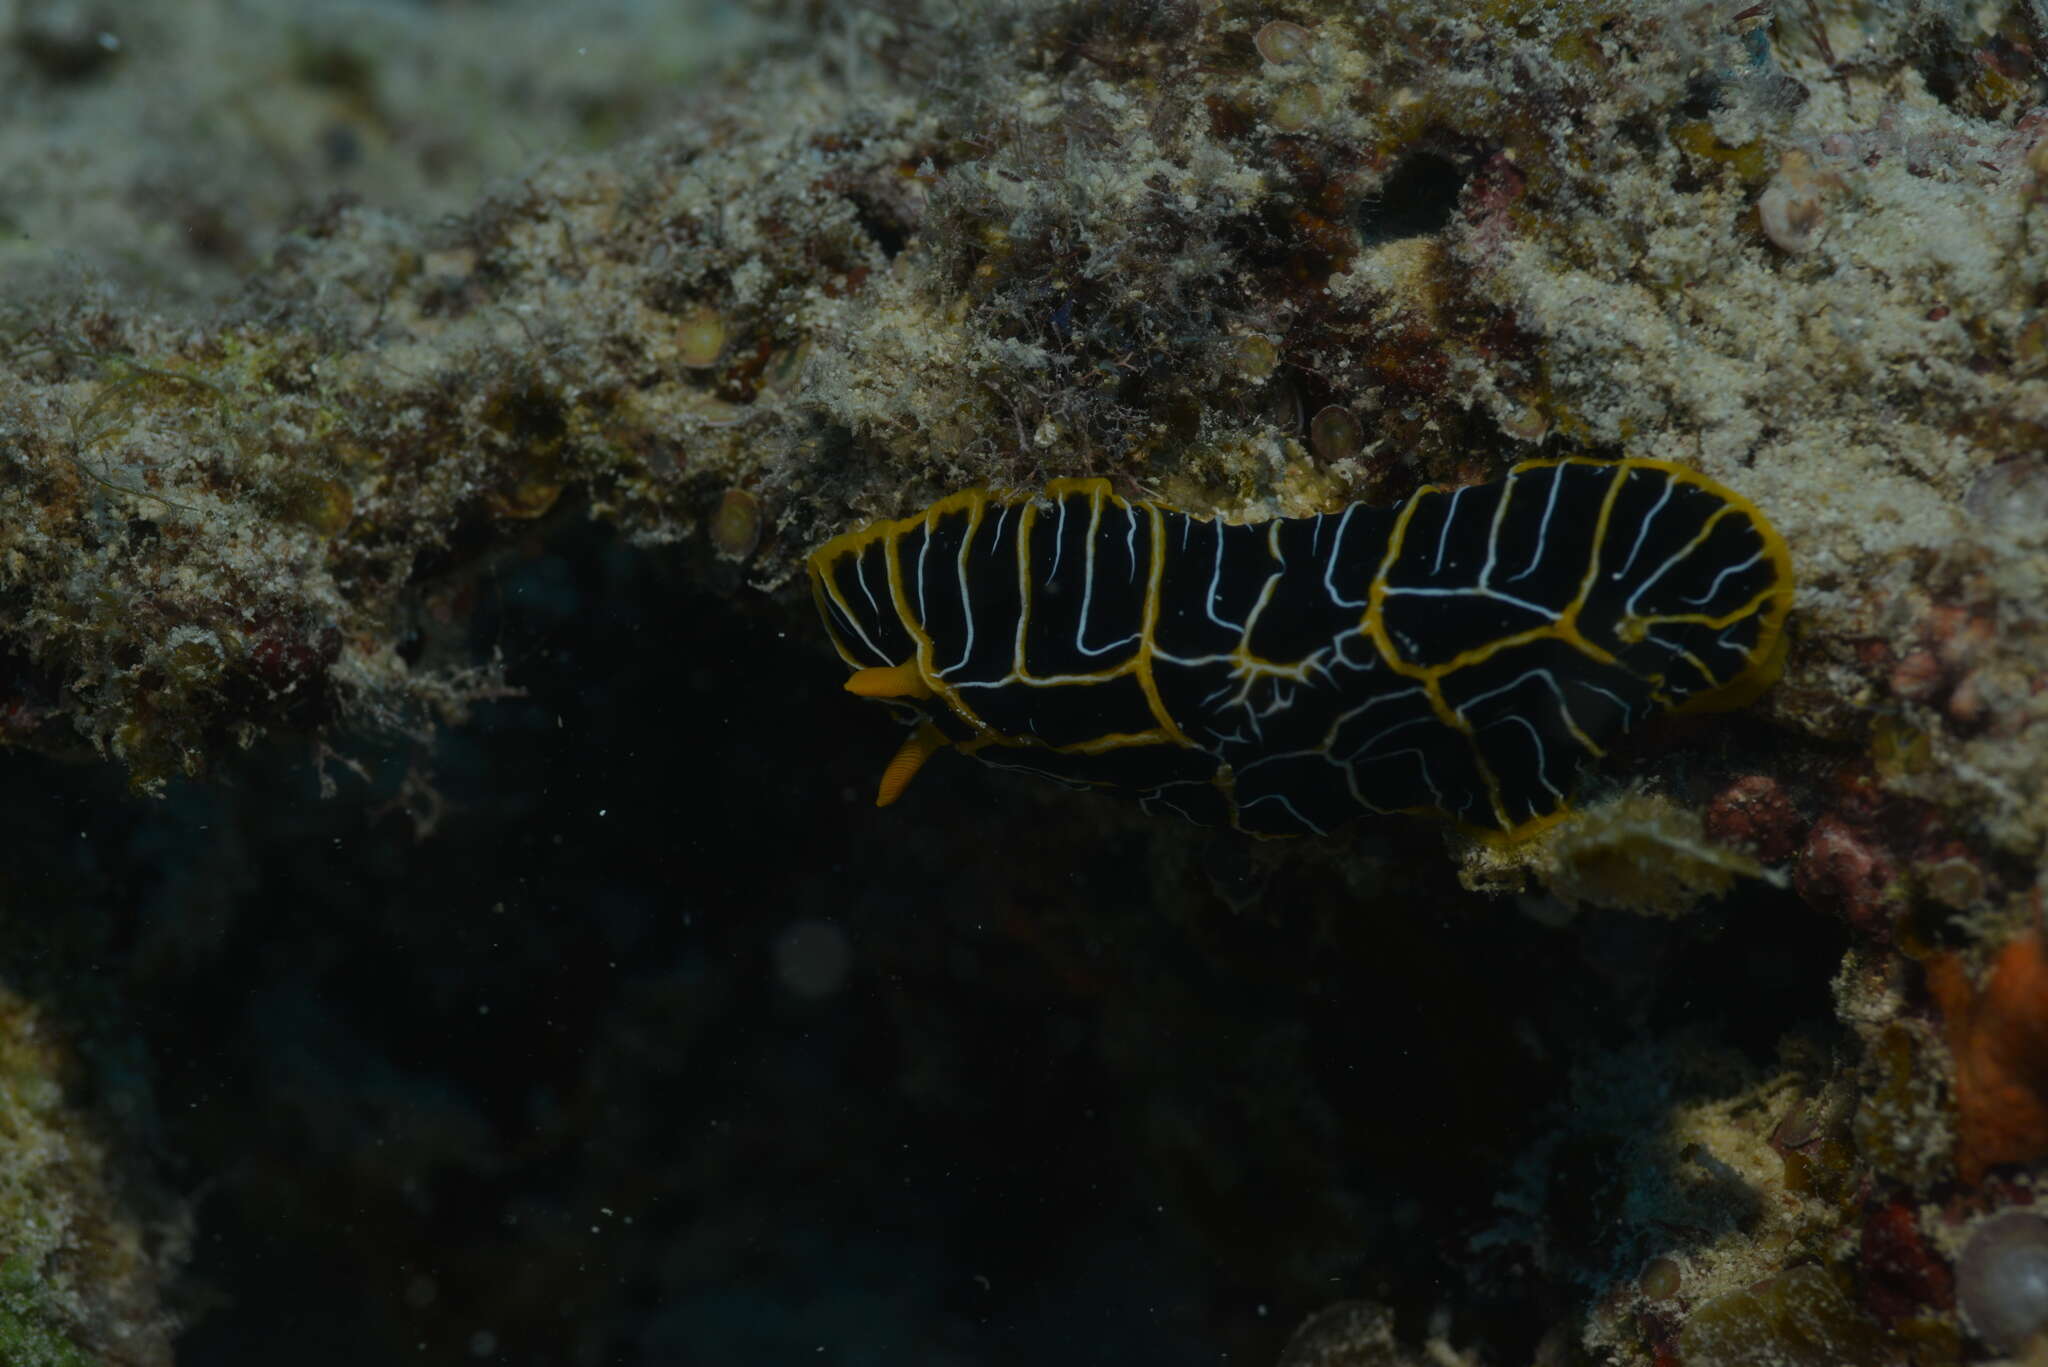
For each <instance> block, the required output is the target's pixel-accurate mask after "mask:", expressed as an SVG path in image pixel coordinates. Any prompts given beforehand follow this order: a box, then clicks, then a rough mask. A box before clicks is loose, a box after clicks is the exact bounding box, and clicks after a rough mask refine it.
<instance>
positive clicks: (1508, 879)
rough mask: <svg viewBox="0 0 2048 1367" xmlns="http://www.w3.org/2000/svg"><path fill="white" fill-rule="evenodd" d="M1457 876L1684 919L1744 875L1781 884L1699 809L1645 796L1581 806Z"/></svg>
mask: <svg viewBox="0 0 2048 1367" xmlns="http://www.w3.org/2000/svg"><path fill="white" fill-rule="evenodd" d="M1460 877H1461V878H1462V879H1463V881H1464V883H1465V886H1466V887H1468V888H1472V889H1473V890H1475V891H1484V892H1503V891H1513V890H1518V889H1520V888H1522V887H1524V886H1526V885H1527V883H1528V882H1530V881H1532V880H1533V881H1534V882H1535V883H1537V884H1539V885H1541V886H1542V887H1544V888H1545V889H1547V890H1548V891H1549V892H1550V893H1551V895H1553V896H1554V897H1556V898H1558V899H1559V900H1561V901H1563V902H1565V903H1566V904H1568V905H1570V906H1574V907H1578V906H1594V907H1607V908H1611V909H1614V910H1617V911H1632V912H1637V913H1639V914H1642V915H1646V916H1663V917H1676V916H1683V915H1685V914H1686V913H1687V912H1689V911H1691V910H1692V909H1693V908H1694V907H1696V906H1697V905H1699V904H1700V903H1701V902H1703V901H1705V900H1707V899H1708V898H1712V897H1721V896H1725V895H1727V893H1729V892H1730V891H1731V890H1733V889H1734V887H1735V886H1736V884H1737V883H1738V882H1740V881H1741V880H1743V879H1746V878H1747V879H1761V880H1763V881H1765V882H1770V883H1780V882H1782V881H1783V879H1782V875H1779V874H1777V873H1774V872H1772V871H1771V870H1769V869H1766V868H1765V867H1764V866H1763V865H1762V864H1759V863H1758V862H1757V861H1756V860H1754V859H1752V858H1750V857H1749V856H1748V855H1746V854H1743V853H1742V852H1741V851H1739V850H1735V849H1730V848H1729V847H1727V846H1725V845H1719V844H1716V843H1715V842H1714V841H1713V840H1711V839H1710V838H1709V837H1708V836H1707V833H1706V829H1705V824H1704V822H1703V820H1702V818H1701V816H1700V814H1699V813H1698V812H1697V811H1693V810H1691V809H1688V808H1686V807H1684V806H1682V805H1680V804H1679V803H1676V802H1673V801H1672V800H1671V799H1669V798H1664V797H1657V796H1652V795H1646V794H1636V795H1631V796H1626V797H1621V798H1617V799H1615V800H1613V801H1611V802H1604V803H1600V804H1597V805H1595V806H1591V807H1588V808H1586V809H1585V810H1583V811H1579V812H1575V813H1573V814H1572V815H1571V816H1570V817H1569V818H1567V819H1566V820H1564V821H1562V822H1560V823H1558V824H1557V825H1555V826H1553V827H1551V828H1550V829H1549V830H1547V831H1545V832H1543V833H1542V834H1540V835H1538V836H1536V837H1535V838H1534V839H1532V840H1527V841H1523V842H1521V843H1519V844H1512V845H1500V844H1488V843H1480V844H1477V845H1475V846H1473V847H1472V848H1471V849H1470V850H1468V852H1467V854H1466V856H1465V863H1464V867H1463V868H1462V869H1461V870H1460Z"/></svg>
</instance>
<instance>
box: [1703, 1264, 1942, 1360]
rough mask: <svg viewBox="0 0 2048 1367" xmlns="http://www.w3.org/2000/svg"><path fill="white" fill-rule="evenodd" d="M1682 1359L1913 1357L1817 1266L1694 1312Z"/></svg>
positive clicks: (1719, 1299) (1797, 1270) (1718, 1298)
mask: <svg viewBox="0 0 2048 1367" xmlns="http://www.w3.org/2000/svg"><path fill="white" fill-rule="evenodd" d="M1678 1358H1679V1361H1680V1362H1681V1363H1683V1364H1684V1367H1840V1364H1842V1363H1845V1362H1856V1363H1862V1364H1864V1367H1889V1365H1890V1364H1894V1363H1900V1362H1903V1361H1904V1360H1905V1355H1904V1352H1903V1350H1902V1349H1901V1347H1900V1345H1898V1344H1897V1343H1895V1342H1893V1341H1891V1340H1890V1339H1888V1337H1887V1336H1886V1334H1885V1333H1884V1331H1883V1330H1882V1329H1880V1328H1878V1326H1877V1325H1876V1324H1875V1323H1874V1322H1872V1321H1871V1320H1870V1319H1868V1318H1867V1317H1865V1316H1864V1315H1863V1313H1862V1312H1861V1311H1859V1310H1857V1309H1856V1307H1855V1306H1854V1305H1852V1304H1850V1303H1849V1299H1848V1298H1847V1297H1846V1296H1844V1295H1843V1294H1842V1293H1841V1291H1840V1290H1839V1289H1838V1288H1837V1287H1836V1286H1835V1284H1834V1281H1833V1279H1831V1278H1830V1277H1829V1276H1828V1274H1827V1272H1826V1271H1824V1270H1823V1269H1821V1268H1819V1267H1814V1266H1811V1265H1809V1266H1806V1267H1795V1268H1792V1269H1791V1270H1790V1271H1786V1272H1780V1273H1779V1274H1778V1275H1777V1276H1775V1277H1770V1278H1767V1279H1765V1280H1764V1281H1762V1282H1759V1283H1758V1284H1757V1285H1755V1286H1752V1287H1748V1288H1746V1289H1744V1290H1741V1291H1731V1292H1729V1293H1728V1294H1726V1295H1723V1296H1716V1297H1715V1298H1714V1299H1713V1300H1710V1301H1708V1302H1707V1303H1706V1304H1704V1305H1702V1306H1701V1307H1700V1308H1699V1309H1697V1310H1695V1311H1693V1313H1692V1316H1691V1318H1689V1319H1688V1320H1686V1322H1685V1327H1684V1328H1683V1329H1682V1330H1680V1331H1679V1336H1678Z"/></svg>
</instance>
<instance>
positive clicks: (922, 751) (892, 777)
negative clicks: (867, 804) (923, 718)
mask: <svg viewBox="0 0 2048 1367" xmlns="http://www.w3.org/2000/svg"><path fill="white" fill-rule="evenodd" d="M948 744H950V742H949V741H947V739H946V738H945V737H944V736H943V735H941V734H939V728H938V727H936V726H933V725H932V724H931V723H930V722H920V723H918V727H917V729H916V730H915V731H913V732H911V733H910V738H909V739H908V740H905V741H904V742H903V747H902V748H901V749H899V750H898V751H897V752H896V757H895V758H894V759H892V760H890V761H889V767H888V768H886V769H884V770H882V784H881V787H880V788H878V789H877V790H876V792H875V805H876V806H877V807H886V806H888V805H889V804H890V803H892V802H894V801H895V800H896V799H897V798H899V797H902V796H903V790H904V789H905V788H908V787H909V786H910V780H912V779H913V778H916V777H917V771H918V770H920V769H922V768H924V762H925V761H926V760H928V759H930V758H931V757H932V756H933V755H934V754H936V753H937V752H938V751H939V750H941V749H944V748H945V747H946V746H947V745H948Z"/></svg>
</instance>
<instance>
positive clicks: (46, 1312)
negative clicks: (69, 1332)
mask: <svg viewBox="0 0 2048 1367" xmlns="http://www.w3.org/2000/svg"><path fill="white" fill-rule="evenodd" d="M41 1292H42V1283H41V1282H40V1280H39V1279H38V1278H37V1277H36V1275H35V1273H34V1272H33V1271H31V1270H30V1269H29V1266H28V1264H27V1263H26V1262H25V1261H23V1260H22V1259H20V1258H9V1259H8V1260H7V1261H6V1262H4V1263H0V1362H5V1363H7V1364H9V1367H88V1365H89V1364H90V1363H91V1362H92V1359H91V1358H90V1357H88V1356H86V1354H85V1353H84V1352H83V1351H81V1350H80V1349H79V1347H78V1346H77V1345H76V1344H74V1343H72V1342H71V1340H70V1339H68V1338H66V1337H64V1335H63V1334H62V1333H60V1332H59V1331H58V1330H56V1329H55V1328H53V1327H51V1323H50V1321H52V1320H53V1319H55V1318H56V1316H55V1314H54V1313H53V1312H52V1309H51V1307H50V1306H49V1304H48V1303H47V1302H46V1301H45V1300H44V1299H43V1297H42V1294H41Z"/></svg>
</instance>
